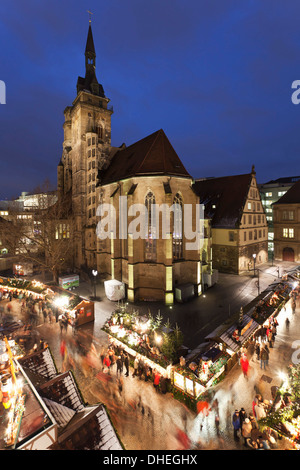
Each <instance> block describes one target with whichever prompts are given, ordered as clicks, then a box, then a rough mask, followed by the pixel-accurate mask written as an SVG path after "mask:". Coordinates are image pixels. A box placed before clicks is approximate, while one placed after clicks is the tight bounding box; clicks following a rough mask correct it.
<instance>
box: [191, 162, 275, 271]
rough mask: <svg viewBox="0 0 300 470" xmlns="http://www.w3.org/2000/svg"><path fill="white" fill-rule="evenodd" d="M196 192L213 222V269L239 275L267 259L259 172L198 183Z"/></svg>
mask: <svg viewBox="0 0 300 470" xmlns="http://www.w3.org/2000/svg"><path fill="white" fill-rule="evenodd" d="M194 191H195V192H196V194H197V195H198V196H199V198H200V202H201V204H204V206H205V214H206V216H207V217H208V218H209V219H211V228H212V262H213V268H214V269H217V270H218V271H220V272H227V273H235V274H240V273H242V272H244V271H247V270H250V269H251V270H252V269H253V268H254V266H255V264H256V265H259V264H262V263H265V262H267V260H268V251H267V250H268V248H267V244H268V225H267V221H266V214H265V211H264V207H263V205H262V201H261V197H260V193H259V190H258V187H257V182H256V173H255V171H254V167H252V171H251V173H248V174H244V175H236V176H226V177H220V178H208V179H203V180H197V181H195V184H194Z"/></svg>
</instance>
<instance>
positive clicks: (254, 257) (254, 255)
mask: <svg viewBox="0 0 300 470" xmlns="http://www.w3.org/2000/svg"><path fill="white" fill-rule="evenodd" d="M252 257H253V264H254V277H255V261H256V253H254V254H253V255H252Z"/></svg>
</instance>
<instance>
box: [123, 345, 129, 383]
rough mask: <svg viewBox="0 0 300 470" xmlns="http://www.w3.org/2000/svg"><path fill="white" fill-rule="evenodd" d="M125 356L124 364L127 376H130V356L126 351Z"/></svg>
mask: <svg viewBox="0 0 300 470" xmlns="http://www.w3.org/2000/svg"><path fill="white" fill-rule="evenodd" d="M123 357H124V366H125V369H126V374H125V377H128V376H129V356H128V353H127V352H126V351H124V354H123Z"/></svg>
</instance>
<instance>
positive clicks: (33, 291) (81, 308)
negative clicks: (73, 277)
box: [0, 277, 94, 326]
mask: <svg viewBox="0 0 300 470" xmlns="http://www.w3.org/2000/svg"><path fill="white" fill-rule="evenodd" d="M0 293H1V296H2V297H1V298H2V299H5V298H7V299H19V300H22V299H25V298H26V299H32V300H33V301H38V300H43V301H45V302H46V303H47V305H48V306H49V307H50V308H53V309H58V311H59V314H62V313H63V314H64V315H65V316H66V317H67V318H68V319H69V321H70V323H72V322H73V320H74V319H75V318H76V319H77V320H78V326H79V325H82V324H84V323H87V322H92V321H94V302H91V301H90V300H87V299H84V298H82V297H80V296H79V295H76V294H73V293H71V292H69V291H68V290H66V289H64V288H62V287H57V286H47V285H45V284H43V283H41V282H40V281H36V280H26V279H19V278H5V277H1V278H0Z"/></svg>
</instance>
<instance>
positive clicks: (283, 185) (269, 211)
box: [258, 176, 300, 260]
mask: <svg viewBox="0 0 300 470" xmlns="http://www.w3.org/2000/svg"><path fill="white" fill-rule="evenodd" d="M299 180H300V176H289V177H287V176H286V177H282V178H277V179H276V180H271V181H268V182H267V183H263V184H259V185H258V187H259V191H260V195H261V200H262V203H263V206H264V209H265V212H266V217H267V222H268V230H269V231H268V252H269V258H270V259H271V260H272V259H274V222H273V204H274V203H275V202H277V201H278V200H279V199H280V198H281V197H282V196H283V195H284V194H285V193H287V191H288V190H289V189H290V188H291V187H292V186H293V185H294V184H295V183H296V182H297V181H299Z"/></svg>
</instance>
